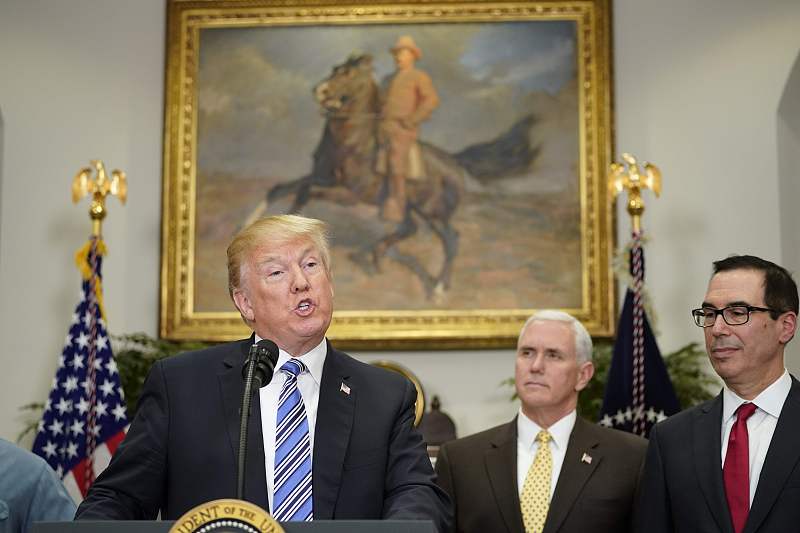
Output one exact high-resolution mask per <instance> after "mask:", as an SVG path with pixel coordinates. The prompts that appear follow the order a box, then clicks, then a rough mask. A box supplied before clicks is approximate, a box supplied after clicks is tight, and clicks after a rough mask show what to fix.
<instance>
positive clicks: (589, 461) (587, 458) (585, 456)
mask: <svg viewBox="0 0 800 533" xmlns="http://www.w3.org/2000/svg"><path fill="white" fill-rule="evenodd" d="M581 462H582V463H586V464H587V465H590V464H592V456H591V455H589V454H588V453H584V454H583V456H582V457H581Z"/></svg>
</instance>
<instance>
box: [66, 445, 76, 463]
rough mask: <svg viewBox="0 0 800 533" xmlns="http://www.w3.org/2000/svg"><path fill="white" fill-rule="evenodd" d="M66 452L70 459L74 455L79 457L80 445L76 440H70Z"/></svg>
mask: <svg viewBox="0 0 800 533" xmlns="http://www.w3.org/2000/svg"><path fill="white" fill-rule="evenodd" d="M66 452H67V455H68V456H69V458H70V459H72V458H73V457H78V445H77V444H75V443H74V442H70V443H69V444H67V449H66Z"/></svg>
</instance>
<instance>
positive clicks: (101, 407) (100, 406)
mask: <svg viewBox="0 0 800 533" xmlns="http://www.w3.org/2000/svg"><path fill="white" fill-rule="evenodd" d="M94 412H95V414H96V415H97V418H100V417H101V416H106V415H107V414H108V404H107V403H105V402H97V405H95V407H94Z"/></svg>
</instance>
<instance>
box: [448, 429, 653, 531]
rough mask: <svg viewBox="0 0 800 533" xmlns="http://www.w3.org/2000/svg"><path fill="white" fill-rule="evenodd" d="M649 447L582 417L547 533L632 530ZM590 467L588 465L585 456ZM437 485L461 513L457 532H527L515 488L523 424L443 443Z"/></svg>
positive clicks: (563, 469) (569, 448)
mask: <svg viewBox="0 0 800 533" xmlns="http://www.w3.org/2000/svg"><path fill="white" fill-rule="evenodd" d="M645 448H646V441H645V440H644V439H641V438H639V437H636V436H634V435H631V434H628V433H623V432H621V431H617V430H614V429H607V428H603V427H600V426H598V425H595V424H592V423H590V422H587V421H586V420H584V419H582V418H580V417H578V419H577V420H576V421H575V428H574V429H573V430H572V434H571V435H570V438H569V444H568V445H567V453H566V456H565V457H564V464H563V466H562V467H561V472H560V473H559V477H558V483H557V484H556V489H555V492H554V493H553V499H552V501H551V502H550V509H549V511H548V514H547V521H546V522H545V525H544V533H585V532H589V531H591V532H592V533H598V532H599V533H602V532H608V533H621V532H625V531H629V530H630V527H631V519H632V515H633V503H634V500H635V492H636V489H637V483H638V479H639V472H640V470H641V465H642V462H643V460H644V454H645ZM584 453H585V454H587V455H588V456H590V457H591V462H590V463H587V462H586V461H582V460H581V459H582V457H583V455H584ZM436 472H437V474H438V480H437V482H438V483H439V485H440V486H441V487H442V488H443V489H444V490H445V491H447V493H448V494H449V495H450V498H451V499H452V500H453V505H454V507H455V531H457V532H459V533H461V532H464V533H483V532H487V531H491V532H493V533H501V532H508V533H523V532H524V531H525V527H524V526H523V523H522V513H521V511H520V507H519V490H518V488H517V421H516V419H514V420H512V421H511V423H509V424H504V425H502V426H497V427H495V428H492V429H489V430H487V431H484V432H482V433H478V434H476V435H472V436H470V437H466V438H462V439H458V440H455V441H451V442H448V443H445V444H444V445H443V446H442V448H441V449H440V450H439V455H438V457H437V459H436Z"/></svg>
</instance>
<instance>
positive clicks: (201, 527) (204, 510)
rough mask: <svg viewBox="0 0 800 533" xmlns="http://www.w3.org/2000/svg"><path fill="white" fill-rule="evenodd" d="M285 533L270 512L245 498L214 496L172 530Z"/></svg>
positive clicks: (176, 532)
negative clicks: (218, 498) (215, 498)
mask: <svg viewBox="0 0 800 533" xmlns="http://www.w3.org/2000/svg"><path fill="white" fill-rule="evenodd" d="M242 532H246V533H285V532H284V530H283V528H282V527H281V526H280V524H278V522H276V521H275V519H274V518H272V516H270V514H269V513H268V512H266V511H265V510H264V509H262V508H261V507H259V506H257V505H254V504H252V503H250V502H246V501H244V500H233V499H225V500H213V501H210V502H206V503H203V504H201V505H198V506H197V507H195V508H194V509H191V510H189V511H187V512H186V513H185V514H184V515H183V516H181V517H180V518H178V519H177V520H176V521H175V525H173V526H172V528H171V529H170V530H169V533H242Z"/></svg>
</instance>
